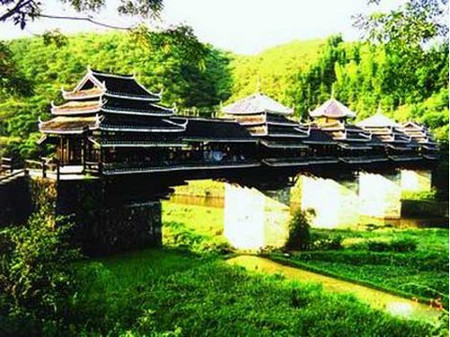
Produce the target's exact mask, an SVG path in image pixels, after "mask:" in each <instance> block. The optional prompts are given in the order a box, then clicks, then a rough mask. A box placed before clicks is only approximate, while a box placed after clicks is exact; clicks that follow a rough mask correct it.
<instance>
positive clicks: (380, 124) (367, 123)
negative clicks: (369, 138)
mask: <svg viewBox="0 0 450 337" xmlns="http://www.w3.org/2000/svg"><path fill="white" fill-rule="evenodd" d="M356 125H358V126H361V127H363V128H384V127H399V126H400V124H398V123H397V122H395V121H394V120H393V119H391V118H389V117H386V116H385V115H383V114H382V113H380V112H377V113H376V114H375V115H373V116H370V117H369V118H366V119H363V120H362V121H359V122H358V123H356Z"/></svg>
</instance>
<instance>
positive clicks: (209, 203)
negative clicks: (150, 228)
mask: <svg viewBox="0 0 450 337" xmlns="http://www.w3.org/2000/svg"><path fill="white" fill-rule="evenodd" d="M170 202H172V203H175V204H181V205H195V206H205V207H212V208H223V207H224V198H222V197H200V196H191V195H179V194H174V195H172V196H171V197H170ZM299 208H300V205H299V204H291V213H294V212H295V211H296V210H298V209H299ZM368 224H373V225H376V226H392V227H395V228H448V218H442V217H441V218H438V217H435V218H400V219H377V218H371V217H362V218H361V222H360V225H368Z"/></svg>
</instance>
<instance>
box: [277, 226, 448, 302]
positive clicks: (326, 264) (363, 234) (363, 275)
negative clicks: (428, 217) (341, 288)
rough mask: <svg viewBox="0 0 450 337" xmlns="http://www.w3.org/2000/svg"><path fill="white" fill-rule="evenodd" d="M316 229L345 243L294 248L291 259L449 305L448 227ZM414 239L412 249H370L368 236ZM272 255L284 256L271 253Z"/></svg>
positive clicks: (292, 261)
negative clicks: (322, 247) (304, 249)
mask: <svg viewBox="0 0 450 337" xmlns="http://www.w3.org/2000/svg"><path fill="white" fill-rule="evenodd" d="M313 232H316V233H319V235H327V236H328V237H330V238H332V237H333V236H336V235H339V236H341V237H342V238H344V239H343V246H344V248H343V249H340V250H317V251H307V252H298V253H294V254H292V256H291V257H290V259H289V260H290V262H291V263H293V264H294V265H297V266H299V267H307V268H308V269H313V270H315V271H319V272H322V273H329V274H332V275H335V276H338V277H341V278H344V279H347V280H355V281H360V282H363V283H364V284H368V285H372V286H375V287H377V288H381V289H385V290H388V291H390V292H393V293H396V294H400V295H403V296H406V297H409V298H412V297H416V298H419V299H421V300H424V301H429V300H432V299H437V300H440V301H442V302H443V303H444V306H445V307H447V308H448V286H449V284H448V230H444V229H407V230H400V229H394V228H381V229H377V230H372V231H357V232H355V231H348V230H346V231H344V230H341V231H323V230H322V231H320V230H315V231H313ZM392 240H397V241H398V240H408V241H411V240H413V241H414V242H417V248H416V249H415V250H413V251H407V252H394V251H380V252H379V251H371V250H369V249H367V247H366V246H365V244H366V243H367V242H373V241H375V242H389V241H392ZM272 257H273V258H274V259H278V260H280V259H283V257H281V256H280V255H276V254H275V255H272Z"/></svg>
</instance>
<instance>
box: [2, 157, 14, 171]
mask: <svg viewBox="0 0 450 337" xmlns="http://www.w3.org/2000/svg"><path fill="white" fill-rule="evenodd" d="M0 171H1V172H13V171H14V165H13V159H12V158H7V157H2V158H1V165H0Z"/></svg>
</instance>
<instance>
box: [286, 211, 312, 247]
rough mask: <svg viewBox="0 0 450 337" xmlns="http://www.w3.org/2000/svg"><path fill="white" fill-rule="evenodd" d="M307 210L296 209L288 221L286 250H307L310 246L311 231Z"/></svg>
mask: <svg viewBox="0 0 450 337" xmlns="http://www.w3.org/2000/svg"><path fill="white" fill-rule="evenodd" d="M308 217H309V215H308V213H307V212H304V211H301V210H298V211H297V212H295V214H294V216H293V217H292V220H291V222H290V223H289V237H288V239H287V241H286V244H285V248H286V249H287V250H307V249H309V248H310V246H311V233H310V228H311V226H310V224H309V218H308Z"/></svg>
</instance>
